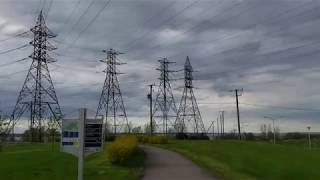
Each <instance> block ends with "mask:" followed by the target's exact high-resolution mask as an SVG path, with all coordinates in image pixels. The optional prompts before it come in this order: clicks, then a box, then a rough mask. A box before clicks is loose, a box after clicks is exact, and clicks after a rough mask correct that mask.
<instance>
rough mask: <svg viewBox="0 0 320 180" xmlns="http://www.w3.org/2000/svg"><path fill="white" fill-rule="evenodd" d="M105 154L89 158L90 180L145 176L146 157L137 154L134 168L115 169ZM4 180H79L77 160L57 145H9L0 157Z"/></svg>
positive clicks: (87, 174)
mask: <svg viewBox="0 0 320 180" xmlns="http://www.w3.org/2000/svg"><path fill="white" fill-rule="evenodd" d="M108 146H109V145H105V147H104V151H103V152H100V153H95V154H93V155H90V156H88V157H86V159H85V170H84V179H86V180H105V179H108V180H138V179H139V178H140V176H141V174H142V170H141V169H142V168H143V164H144V159H145V157H144V155H143V154H137V156H135V158H134V159H133V160H132V161H130V163H131V164H130V165H126V166H115V165H113V164H112V163H111V162H110V160H109V159H108V156H107V149H108ZM0 162H3V163H0V179H1V180H22V179H23V180H44V179H45V180H73V179H77V158H76V157H74V156H72V155H70V154H66V153H62V152H60V150H59V145H58V144H56V146H55V148H54V151H52V148H51V144H20V145H8V146H6V148H5V149H3V152H1V153H0Z"/></svg>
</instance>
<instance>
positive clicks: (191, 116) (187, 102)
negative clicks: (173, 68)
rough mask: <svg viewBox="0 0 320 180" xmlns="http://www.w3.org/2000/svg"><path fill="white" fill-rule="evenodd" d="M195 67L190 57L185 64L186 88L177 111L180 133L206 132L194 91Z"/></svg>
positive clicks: (177, 123) (177, 125) (177, 124)
mask: <svg viewBox="0 0 320 180" xmlns="http://www.w3.org/2000/svg"><path fill="white" fill-rule="evenodd" d="M192 73H193V68H192V66H191V63H190V60H189V57H187V59H186V62H185V65H184V90H183V94H182V98H181V101H180V107H179V110H178V113H177V119H176V127H177V131H178V132H179V133H186V132H190V130H191V132H193V133H196V134H198V133H205V128H204V124H203V122H202V118H201V114H200V111H199V107H198V104H197V100H196V97H195V96H194V93H193V84H192V81H193V75H192Z"/></svg>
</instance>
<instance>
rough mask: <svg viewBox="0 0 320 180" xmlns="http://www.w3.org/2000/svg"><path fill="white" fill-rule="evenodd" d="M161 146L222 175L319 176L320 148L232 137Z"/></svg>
mask: <svg viewBox="0 0 320 180" xmlns="http://www.w3.org/2000/svg"><path fill="white" fill-rule="evenodd" d="M162 147H165V148H168V149H171V150H174V151H177V152H179V153H181V154H183V155H184V156H186V157H188V158H189V159H191V160H192V161H194V162H195V163H197V164H199V165H200V166H202V167H203V168H205V169H207V170H208V171H210V172H211V173H212V174H213V175H215V176H218V177H219V178H221V179H235V180H237V179H290V180H294V179H320V171H319V170H318V163H319V162H320V149H307V148H304V147H296V146H292V145H290V146H287V145H273V144H269V143H263V142H245V141H242V142H240V141H233V140H215V141H190V140H184V141H171V142H170V143H169V144H166V145H162Z"/></svg>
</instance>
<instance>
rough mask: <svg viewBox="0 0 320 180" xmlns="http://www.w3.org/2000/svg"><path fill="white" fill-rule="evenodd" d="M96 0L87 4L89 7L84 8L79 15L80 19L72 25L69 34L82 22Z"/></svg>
mask: <svg viewBox="0 0 320 180" xmlns="http://www.w3.org/2000/svg"><path fill="white" fill-rule="evenodd" d="M94 2H95V0H92V1H91V2H90V4H89V5H88V6H87V8H86V9H85V10H84V12H83V13H82V14H81V15H80V16H79V18H78V20H77V21H76V22H75V23H74V24H73V25H72V26H71V29H70V31H69V33H68V34H67V35H69V34H70V32H71V31H73V29H74V28H75V27H76V26H77V25H78V24H79V23H80V21H81V20H82V19H83V17H84V16H85V15H86V14H87V13H88V12H89V9H90V8H91V7H92V6H93V4H94Z"/></svg>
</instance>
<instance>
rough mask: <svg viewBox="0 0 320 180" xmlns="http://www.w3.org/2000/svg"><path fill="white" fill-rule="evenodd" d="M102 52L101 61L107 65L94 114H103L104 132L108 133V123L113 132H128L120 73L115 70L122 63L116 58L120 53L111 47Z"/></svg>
mask: <svg viewBox="0 0 320 180" xmlns="http://www.w3.org/2000/svg"><path fill="white" fill-rule="evenodd" d="M104 52H106V53H107V59H106V60H101V62H103V63H105V64H106V65H107V68H106V69H105V70H104V72H105V73H106V78H105V81H104V85H103V88H102V93H101V97H100V101H99V105H98V108H97V113H96V116H99V115H105V117H106V121H105V124H104V125H105V126H104V132H105V133H109V132H107V131H108V127H107V126H108V125H111V129H110V130H111V132H112V133H113V134H117V133H119V132H122V133H123V132H129V131H130V129H129V123H128V119H127V114H126V110H125V107H124V103H123V99H122V95H121V91H120V85H119V81H118V76H117V75H118V74H121V73H120V72H119V71H118V70H117V65H121V64H124V63H121V62H120V61H119V60H118V59H117V55H119V54H121V53H119V52H117V51H115V50H113V49H110V50H108V51H104Z"/></svg>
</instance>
